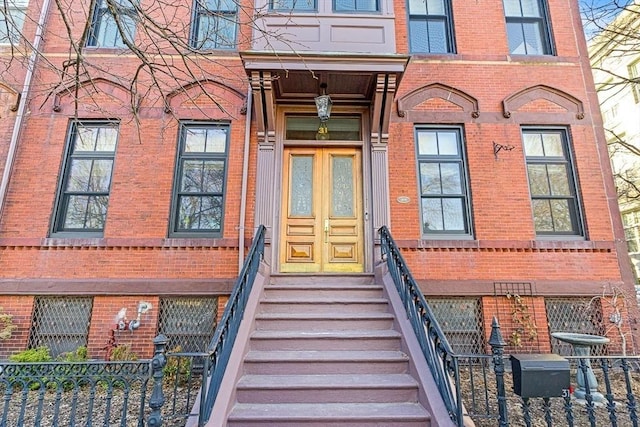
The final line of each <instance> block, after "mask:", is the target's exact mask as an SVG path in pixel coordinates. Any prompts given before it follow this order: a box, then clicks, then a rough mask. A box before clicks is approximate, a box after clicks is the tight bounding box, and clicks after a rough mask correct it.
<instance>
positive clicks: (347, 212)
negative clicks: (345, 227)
mask: <svg viewBox="0 0 640 427" xmlns="http://www.w3.org/2000/svg"><path fill="white" fill-rule="evenodd" d="M331 161H332V165H331V168H332V170H333V182H332V188H331V190H332V191H331V192H332V212H331V216H333V217H352V216H354V209H353V158H351V157H332V158H331Z"/></svg>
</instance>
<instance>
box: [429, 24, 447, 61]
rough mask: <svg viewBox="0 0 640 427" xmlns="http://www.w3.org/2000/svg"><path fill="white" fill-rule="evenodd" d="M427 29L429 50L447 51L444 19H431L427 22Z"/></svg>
mask: <svg viewBox="0 0 640 427" xmlns="http://www.w3.org/2000/svg"><path fill="white" fill-rule="evenodd" d="M427 29H428V31H429V52H430V53H445V52H447V35H446V31H447V30H446V27H445V24H444V21H442V20H433V19H431V20H429V22H428V23H427Z"/></svg>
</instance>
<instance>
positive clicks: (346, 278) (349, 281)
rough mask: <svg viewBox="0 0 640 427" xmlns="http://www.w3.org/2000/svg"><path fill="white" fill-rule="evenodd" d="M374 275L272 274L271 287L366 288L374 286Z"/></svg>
mask: <svg viewBox="0 0 640 427" xmlns="http://www.w3.org/2000/svg"><path fill="white" fill-rule="evenodd" d="M374 281H375V280H374V277H373V275H372V274H348V275H344V274H323V275H321V276H319V275H316V274H310V275H308V274H290V273H286V274H283V275H279V274H272V275H271V284H269V285H267V286H271V285H280V286H291V285H292V286H297V285H298V286H299V285H303V286H338V287H339V286H360V285H361V286H366V285H374Z"/></svg>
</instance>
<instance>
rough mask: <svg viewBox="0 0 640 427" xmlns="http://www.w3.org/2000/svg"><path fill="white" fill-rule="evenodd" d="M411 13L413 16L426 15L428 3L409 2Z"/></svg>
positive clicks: (418, 0) (417, 0)
mask: <svg viewBox="0 0 640 427" xmlns="http://www.w3.org/2000/svg"><path fill="white" fill-rule="evenodd" d="M409 13H410V14H412V15H418V14H420V15H426V14H427V3H426V1H425V0H409Z"/></svg>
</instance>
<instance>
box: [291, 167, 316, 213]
mask: <svg viewBox="0 0 640 427" xmlns="http://www.w3.org/2000/svg"><path fill="white" fill-rule="evenodd" d="M312 209H313V156H293V157H291V204H290V206H289V215H290V216H311V213H312Z"/></svg>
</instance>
